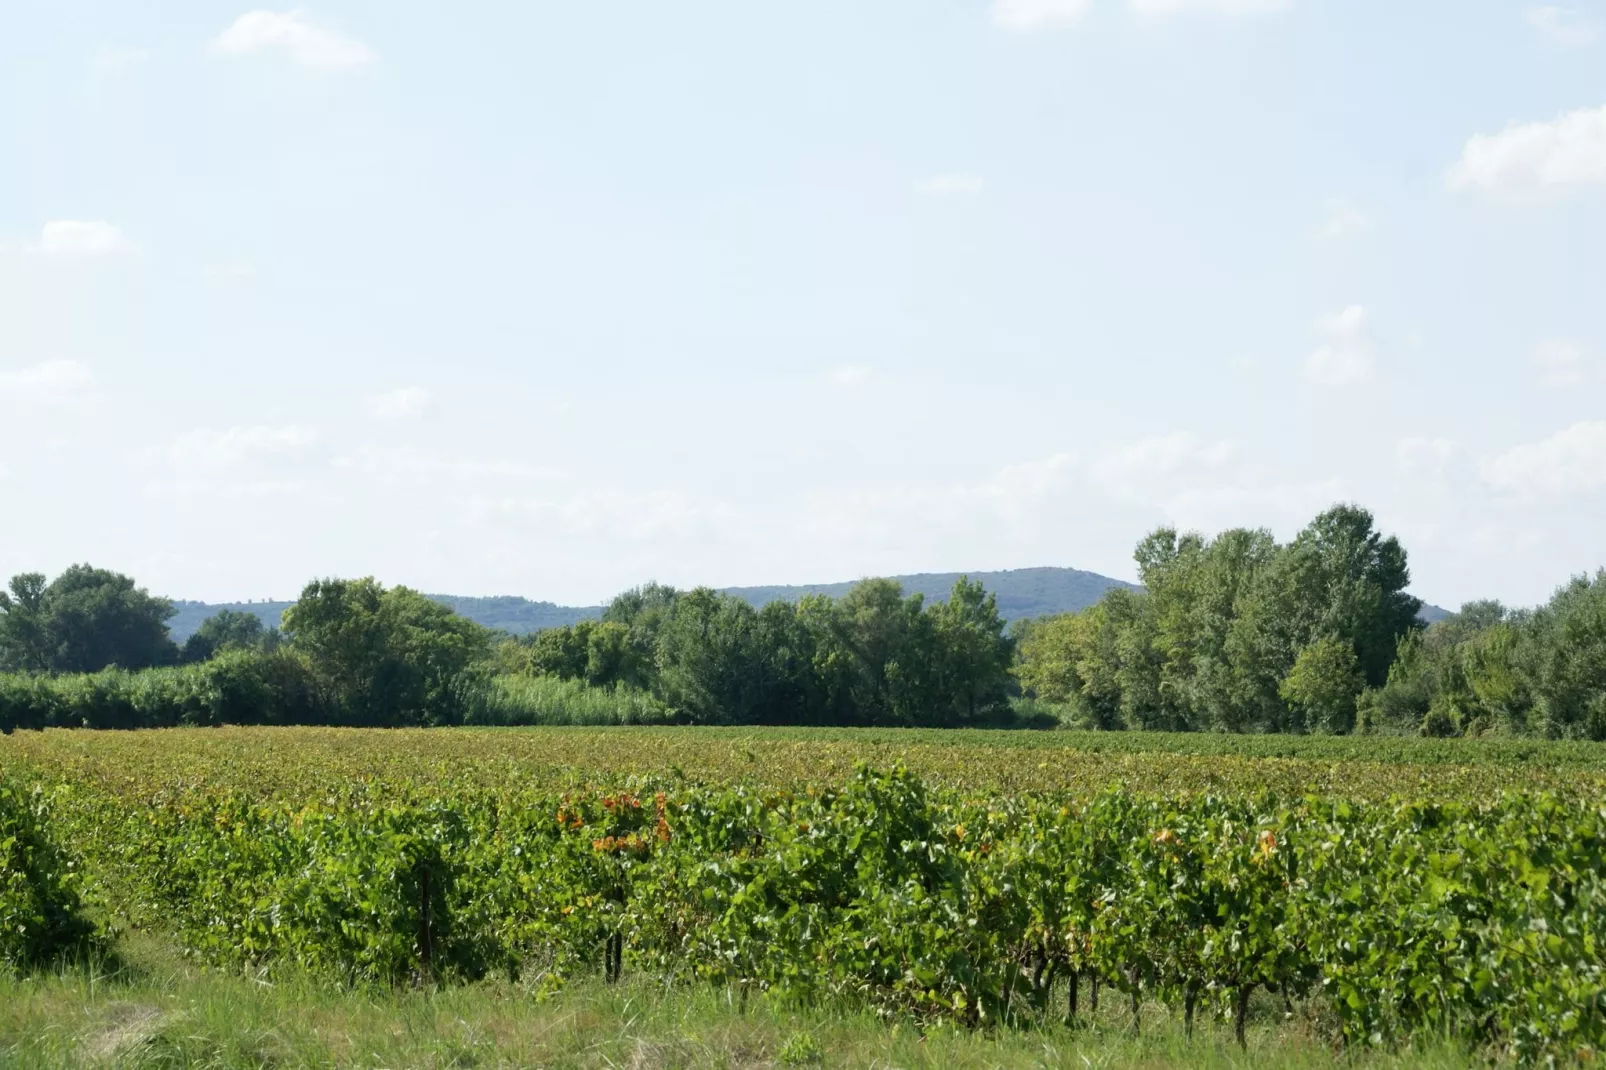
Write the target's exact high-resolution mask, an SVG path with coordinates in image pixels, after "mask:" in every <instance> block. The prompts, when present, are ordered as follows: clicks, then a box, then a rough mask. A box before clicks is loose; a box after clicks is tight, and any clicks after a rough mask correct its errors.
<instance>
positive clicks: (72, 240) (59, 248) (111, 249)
mask: <svg viewBox="0 0 1606 1070" xmlns="http://www.w3.org/2000/svg"><path fill="white" fill-rule="evenodd" d="M38 248H39V251H40V252H42V253H44V254H45V255H47V256H109V255H112V254H115V253H126V252H129V251H131V250H132V249H133V248H134V244H133V242H131V241H129V240H128V238H127V236H125V235H124V234H123V232H122V230H121V229H119V228H118V227H116V226H114V225H112V224H111V223H106V222H103V221H100V220H90V219H57V220H53V221H51V222H49V223H46V224H45V225H44V228H43V229H42V230H41V231H40V232H39V246H38Z"/></svg>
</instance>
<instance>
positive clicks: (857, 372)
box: [830, 364, 872, 386]
mask: <svg viewBox="0 0 1606 1070" xmlns="http://www.w3.org/2000/svg"><path fill="white" fill-rule="evenodd" d="M871 371H872V369H871V368H870V366H869V365H867V364H843V365H841V366H839V367H836V368H832V369H831V372H830V379H831V382H833V383H835V384H836V385H838V386H853V385H854V384H856V383H862V382H864V381H865V380H866V379H868V378H870V375H871Z"/></svg>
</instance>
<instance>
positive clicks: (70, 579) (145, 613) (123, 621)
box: [0, 565, 178, 672]
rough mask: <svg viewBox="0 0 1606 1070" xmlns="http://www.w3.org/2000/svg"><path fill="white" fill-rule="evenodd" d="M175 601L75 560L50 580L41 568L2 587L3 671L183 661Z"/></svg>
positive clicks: (142, 665) (0, 658) (0, 653)
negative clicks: (170, 623)
mask: <svg viewBox="0 0 1606 1070" xmlns="http://www.w3.org/2000/svg"><path fill="white" fill-rule="evenodd" d="M172 615H173V604H172V603H171V602H169V601H168V600H167V599H165V598H153V597H152V596H151V595H149V594H148V593H146V591H145V590H144V588H140V587H135V586H134V581H133V580H131V579H129V578H128V577H127V576H124V575H121V574H119V573H116V572H109V571H107V570H105V569H98V568H93V567H91V566H89V565H74V566H72V567H71V568H69V569H67V571H65V572H63V573H62V574H61V575H60V576H57V577H56V578H55V580H53V581H52V582H50V583H49V584H48V585H47V584H46V583H45V577H44V576H43V575H42V574H40V573H37V572H29V573H23V574H21V575H18V576H13V577H12V579H11V583H10V590H9V591H0V670H8V669H9V670H20V671H24V672H99V671H100V670H101V669H104V668H106V667H107V666H110V665H117V666H121V667H122V668H125V669H142V668H145V667H147V666H151V665H167V664H171V663H172V662H174V661H176V660H177V659H178V649H177V648H176V647H175V646H174V645H173V642H172V640H170V639H169V638H168V637H167V625H166V624H165V623H164V622H165V621H166V620H167V618H168V617H171V616H172Z"/></svg>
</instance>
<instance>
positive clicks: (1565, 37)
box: [1522, 4, 1601, 48]
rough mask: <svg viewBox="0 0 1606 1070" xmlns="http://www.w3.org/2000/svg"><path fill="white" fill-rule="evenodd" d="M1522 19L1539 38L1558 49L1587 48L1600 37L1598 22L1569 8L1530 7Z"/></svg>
mask: <svg viewBox="0 0 1606 1070" xmlns="http://www.w3.org/2000/svg"><path fill="white" fill-rule="evenodd" d="M1522 17H1523V20H1524V21H1525V22H1527V23H1528V25H1529V26H1531V27H1533V29H1534V30H1535V31H1536V32H1538V34H1539V35H1540V36H1541V37H1543V38H1544V39H1545V40H1546V41H1548V42H1549V43H1550V44H1553V45H1556V46H1557V47H1559V48H1587V47H1589V46H1590V45H1592V44H1594V43H1595V42H1596V41H1599V40H1600V37H1601V24H1600V23H1599V22H1598V21H1596V20H1595V19H1592V18H1590V17H1589V16H1587V15H1583V14H1580V13H1579V12H1578V11H1576V10H1575V9H1573V8H1570V7H1556V6H1554V5H1551V4H1546V5H1544V6H1541V7H1530V8H1528V9H1527V10H1526V11H1524V12H1523V13H1522Z"/></svg>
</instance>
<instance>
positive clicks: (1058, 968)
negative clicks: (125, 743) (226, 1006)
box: [57, 770, 1606, 1059]
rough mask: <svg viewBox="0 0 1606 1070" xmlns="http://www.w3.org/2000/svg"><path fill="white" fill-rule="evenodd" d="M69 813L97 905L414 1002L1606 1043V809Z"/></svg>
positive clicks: (88, 803)
mask: <svg viewBox="0 0 1606 1070" xmlns="http://www.w3.org/2000/svg"><path fill="white" fill-rule="evenodd" d="M305 798H307V796H303V798H302V800H289V799H283V798H280V799H269V798H266V797H264V796H262V795H260V794H255V793H252V792H249V791H239V790H227V789H206V790H190V791H174V790H171V789H170V788H159V789H153V790H151V791H150V792H149V793H146V794H144V795H141V794H140V791H139V789H138V787H137V785H136V786H126V785H125V786H123V787H121V788H119V789H118V790H117V791H115V792H113V791H105V792H102V791H96V790H93V789H92V788H90V787H89V786H88V785H82V786H81V790H78V791H75V792H73V793H70V794H64V795H62V796H61V808H60V810H59V811H58V815H57V816H58V819H59V821H60V822H61V826H62V828H63V829H64V832H65V834H66V835H68V836H70V838H71V841H72V842H73V843H75V844H79V845H82V847H83V850H84V855H85V860H86V866H87V869H88V870H89V871H90V872H91V873H92V874H93V875H94V877H95V879H96V881H97V889H96V890H97V894H98V895H99V896H100V897H102V899H103V901H104V902H107V903H112V904H120V905H121V907H122V910H123V911H124V914H125V916H126V917H128V918H129V919H131V920H132V921H133V922H135V923H145V924H152V925H160V926H163V927H169V928H174V929H176V930H177V932H178V934H179V936H180V937H181V939H182V940H183V941H184V942H185V944H186V945H187V946H189V947H190V948H191V949H193V950H194V951H195V952H197V953H198V954H201V955H203V956H204V957H206V958H208V959H211V960H215V961H221V962H226V963H236V964H253V965H259V964H271V963H275V962H289V963H295V964H297V965H300V966H305V967H311V968H314V969H318V970H322V971H326V972H328V973H330V974H332V975H335V976H339V977H342V978H345V979H349V980H359V981H374V982H384V983H393V982H398V981H407V980H410V979H418V978H434V979H439V980H447V979H453V978H472V977H476V976H480V975H482V974H485V973H487V972H491V971H507V972H509V973H513V974H517V975H521V976H523V977H524V978H525V979H527V980H529V981H531V982H532V983H540V984H547V985H552V984H561V983H562V982H563V981H564V980H565V979H567V978H570V977H573V976H576V975H578V974H581V973H585V972H589V971H593V970H598V971H605V972H606V973H607V974H608V975H609V976H618V975H619V974H620V972H621V971H624V970H635V971H645V972H648V973H650V974H651V975H653V976H655V977H660V978H663V979H666V980H673V979H684V980H694V979H695V980H705V981H711V982H714V983H718V984H726V985H731V986H735V987H738V988H742V989H745V990H755V991H771V992H775V993H778V994H780V995H783V996H786V997H792V998H799V999H804V1000H819V999H833V998H838V997H843V998H852V999H868V1000H869V1001H870V1002H871V1003H873V1004H875V1005H877V1006H880V1007H882V1008H884V1009H887V1010H889V1011H896V1012H902V1013H911V1014H915V1015H919V1016H925V1017H944V1018H950V1019H953V1020H956V1021H958V1022H961V1023H967V1024H981V1023H984V1022H989V1021H994V1020H999V1019H1003V1018H1007V1017H1010V1016H1011V1015H1013V1014H1016V1013H1018V1012H1020V1011H1022V1010H1028V1011H1031V1012H1033V1013H1040V1012H1042V1011H1044V1010H1045V1009H1046V1008H1047V1005H1048V1001H1049V1000H1050V998H1051V997H1052V998H1054V999H1055V1000H1056V1001H1058V1000H1059V999H1062V998H1064V994H1065V993H1067V992H1069V993H1070V995H1069V999H1070V1001H1071V1003H1070V1005H1069V1006H1068V1008H1067V1009H1068V1010H1070V1011H1071V1012H1072V1013H1074V1011H1075V1000H1076V999H1077V995H1076V993H1078V992H1079V991H1084V989H1083V985H1084V984H1092V983H1097V984H1099V985H1101V986H1103V987H1105V988H1106V990H1108V989H1111V988H1113V989H1115V990H1117V991H1120V992H1126V993H1133V994H1135V995H1141V996H1143V997H1144V998H1150V999H1154V998H1157V999H1160V1000H1164V1001H1168V1002H1171V1003H1173V1004H1175V1005H1177V1006H1178V1007H1179V1008H1180V1009H1181V1010H1182V1012H1183V1013H1184V1014H1185V1015H1186V1016H1191V1015H1192V1014H1193V1013H1194V1012H1195V1009H1196V1008H1202V1009H1204V1010H1206V1011H1210V1010H1219V1011H1221V1012H1222V1013H1226V1014H1229V1015H1231V1014H1236V1015H1237V1016H1238V1017H1239V1019H1240V1020H1241V1017H1242V1013H1243V1008H1244V1006H1245V1005H1246V1001H1247V998H1248V994H1249V992H1250V991H1252V990H1253V989H1254V988H1255V987H1257V986H1267V987H1270V988H1272V989H1274V990H1276V991H1279V992H1282V993H1284V994H1285V995H1290V996H1292V997H1294V998H1305V999H1311V1000H1316V1001H1320V1003H1321V1005H1322V1006H1324V1007H1325V1008H1327V1009H1328V1010H1329V1012H1330V1015H1331V1016H1332V1018H1333V1019H1335V1020H1336V1021H1337V1022H1338V1028H1340V1029H1341V1030H1342V1033H1343V1035H1344V1036H1345V1037H1346V1038H1348V1039H1349V1040H1350V1041H1352V1042H1357V1043H1393V1042H1397V1041H1401V1040H1403V1039H1405V1038H1407V1037H1409V1036H1411V1035H1413V1034H1417V1033H1423V1032H1430V1033H1432V1034H1433V1035H1435V1036H1443V1035H1452V1036H1458V1037H1461V1038H1462V1039H1464V1040H1465V1041H1466V1042H1468V1043H1471V1044H1476V1045H1483V1046H1490V1047H1493V1048H1495V1049H1499V1050H1503V1051H1506V1052H1508V1053H1510V1054H1512V1055H1514V1056H1517V1057H1519V1058H1523V1059H1541V1058H1544V1057H1548V1056H1551V1055H1561V1056H1564V1057H1572V1056H1574V1055H1577V1054H1578V1053H1580V1052H1586V1051H1595V1050H1598V1049H1599V1048H1600V1047H1601V1046H1602V1044H1603V1043H1606V976H1603V967H1602V954H1601V951H1602V947H1601V939H1602V935H1603V933H1606V808H1601V807H1599V806H1596V805H1580V804H1578V803H1576V802H1565V801H1563V800H1560V799H1558V798H1557V797H1555V796H1551V795H1545V794H1505V795H1501V796H1499V797H1497V798H1494V799H1491V800H1488V801H1485V802H1481V803H1443V804H1438V803H1421V802H1418V803H1355V802H1346V801H1341V800H1338V799H1332V798H1315V797H1310V798H1304V799H1296V800H1279V799H1278V798H1276V797H1274V796H1272V795H1269V794H1263V793H1257V792H1256V791H1255V790H1254V789H1253V788H1251V787H1249V786H1248V785H1247V784H1245V785H1243V786H1240V788H1239V789H1238V790H1236V791H1233V792H1229V793H1226V794H1220V795H1177V796H1167V795H1161V794H1141V793H1131V792H1101V793H1097V794H1093V795H1085V794H1078V793H1074V792H1050V793H1026V794H1019V795H1012V796H999V795H980V796H977V795H975V794H972V793H968V792H957V791H951V790H944V789H936V788H933V787H931V786H929V785H928V784H926V783H925V782H923V781H922V780H920V779H919V778H918V777H915V776H914V775H912V774H909V773H905V772H894V773H877V772H872V771H867V770H866V771H861V772H860V773H859V774H857V775H856V776H855V777H854V778H852V779H851V780H850V781H849V782H848V783H847V784H845V785H843V786H840V787H835V788H826V789H803V788H800V789H797V790H765V789H752V788H746V787H729V788H721V787H697V786H692V785H689V784H686V783H685V782H677V781H674V780H666V781H663V782H659V783H654V782H651V781H638V782H637V783H635V784H634V785H632V788H631V790H624V791H621V790H616V789H615V790H602V789H576V790H572V791H569V792H552V791H543V790H525V789H520V788H516V787H507V788H503V789H499V790H481V791H473V790H464V789H460V788H459V789H453V790H450V791H446V790H441V789H439V788H437V787H432V786H430V785H428V784H425V783H420V784H419V785H418V786H417V787H416V788H411V789H410V788H409V787H408V786H407V785H405V784H397V783H394V782H387V783H383V784H381V783H379V782H375V783H373V784H367V785H365V784H355V785H354V784H351V783H350V782H348V781H342V780H331V781H330V782H329V783H328V784H327V785H326V786H325V789H324V790H323V791H320V792H318V793H316V794H315V795H313V796H311V798H313V799H314V800H315V801H312V802H306V801H304V799H305Z"/></svg>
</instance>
